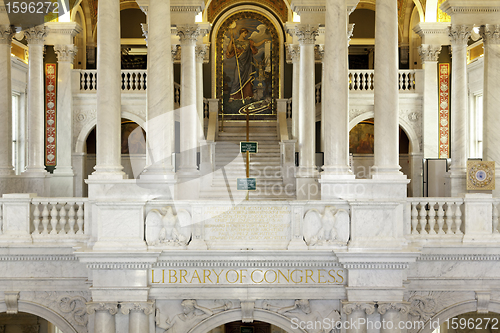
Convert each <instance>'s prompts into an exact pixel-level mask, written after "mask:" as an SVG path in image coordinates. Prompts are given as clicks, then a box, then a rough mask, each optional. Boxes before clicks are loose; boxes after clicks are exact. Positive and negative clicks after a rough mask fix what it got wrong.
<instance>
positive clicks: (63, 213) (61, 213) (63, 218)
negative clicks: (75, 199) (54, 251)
mask: <svg viewBox="0 0 500 333" xmlns="http://www.w3.org/2000/svg"><path fill="white" fill-rule="evenodd" d="M59 217H60V218H59V225H60V226H61V229H60V230H59V235H66V230H64V229H65V227H66V222H67V220H66V203H65V202H61V209H60V210H59Z"/></svg>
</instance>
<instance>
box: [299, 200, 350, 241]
mask: <svg viewBox="0 0 500 333" xmlns="http://www.w3.org/2000/svg"><path fill="white" fill-rule="evenodd" d="M349 221H350V218H349V213H348V212H347V211H346V210H344V209H336V208H335V207H333V206H327V207H325V210H324V212H323V214H321V213H320V212H319V211H318V210H317V209H310V210H309V211H307V213H306V214H305V216H304V239H305V241H306V244H307V245H308V246H346V245H347V241H348V240H349V229H350V223H349Z"/></svg>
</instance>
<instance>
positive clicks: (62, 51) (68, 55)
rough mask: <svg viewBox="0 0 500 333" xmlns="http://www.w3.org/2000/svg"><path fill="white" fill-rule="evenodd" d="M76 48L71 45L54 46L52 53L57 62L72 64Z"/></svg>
mask: <svg viewBox="0 0 500 333" xmlns="http://www.w3.org/2000/svg"><path fill="white" fill-rule="evenodd" d="M77 51H78V49H77V47H76V46H75V45H73V44H71V45H54V52H55V53H56V55H57V61H58V62H70V63H73V60H74V59H75V55H76V52H77Z"/></svg>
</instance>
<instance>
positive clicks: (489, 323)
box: [446, 318, 500, 330]
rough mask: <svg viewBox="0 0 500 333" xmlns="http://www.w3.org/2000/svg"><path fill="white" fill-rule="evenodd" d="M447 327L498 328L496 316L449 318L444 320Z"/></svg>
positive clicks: (455, 328) (462, 328)
mask: <svg viewBox="0 0 500 333" xmlns="http://www.w3.org/2000/svg"><path fill="white" fill-rule="evenodd" d="M446 325H447V328H448V329H450V328H451V329H454V330H457V329H461V330H464V329H469V330H482V329H487V328H489V329H498V328H499V327H500V325H499V320H498V318H451V319H447V320H446Z"/></svg>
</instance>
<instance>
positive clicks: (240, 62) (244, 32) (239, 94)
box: [226, 28, 269, 101]
mask: <svg viewBox="0 0 500 333" xmlns="http://www.w3.org/2000/svg"><path fill="white" fill-rule="evenodd" d="M248 34H249V31H248V29H247V28H241V29H240V31H239V36H238V38H237V39H235V38H234V33H232V34H231V41H230V42H229V45H228V47H227V50H226V57H227V58H228V59H230V58H233V57H235V58H236V68H235V70H234V75H232V77H231V89H230V97H229V101H232V100H238V99H239V100H245V99H251V98H252V97H253V80H254V76H253V75H254V73H255V71H254V67H253V64H254V63H255V61H254V55H255V54H257V52H258V49H257V48H258V47H259V46H261V45H262V44H264V43H265V42H268V41H269V40H268V39H264V40H261V41H260V42H258V43H255V42H254V41H253V40H251V39H248Z"/></svg>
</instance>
